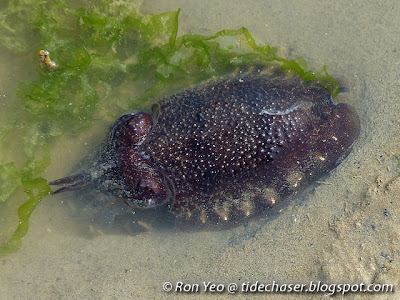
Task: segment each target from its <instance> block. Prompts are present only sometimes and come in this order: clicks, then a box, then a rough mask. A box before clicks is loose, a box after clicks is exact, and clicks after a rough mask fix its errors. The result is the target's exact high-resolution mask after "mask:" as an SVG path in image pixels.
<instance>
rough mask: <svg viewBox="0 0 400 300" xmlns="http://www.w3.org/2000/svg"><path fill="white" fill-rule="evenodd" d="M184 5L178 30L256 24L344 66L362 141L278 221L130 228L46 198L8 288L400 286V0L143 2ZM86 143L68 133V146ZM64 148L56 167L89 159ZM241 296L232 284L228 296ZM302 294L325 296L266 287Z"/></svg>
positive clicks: (288, 46) (257, 29)
mask: <svg viewBox="0 0 400 300" xmlns="http://www.w3.org/2000/svg"><path fill="white" fill-rule="evenodd" d="M177 8H181V9H182V11H181V14H180V31H179V34H183V33H201V34H213V33H215V32H216V31H218V30H220V29H228V28H231V29H237V28H239V27H241V26H245V27H246V28H247V29H248V30H249V31H250V32H251V33H252V34H253V36H255V37H257V38H258V40H259V42H265V43H269V44H270V45H274V46H277V47H279V48H281V49H283V50H284V51H286V52H287V55H288V56H289V57H297V56H302V57H304V58H305V59H306V60H307V62H308V63H309V66H310V69H313V70H318V69H320V68H321V66H322V65H324V64H325V65H327V66H328V71H329V73H330V74H331V75H332V76H334V77H338V78H339V79H344V80H345V81H346V83H347V85H348V88H349V90H350V93H347V94H346V97H341V98H340V101H344V102H347V103H349V104H351V105H352V106H354V107H355V108H356V110H357V112H358V114H359V116H360V119H361V126H362V128H361V135H360V138H359V140H358V141H357V142H356V143H355V145H354V148H353V151H352V153H351V154H350V155H349V156H348V157H347V158H346V159H345V160H344V161H343V162H342V163H341V164H340V165H339V166H338V167H337V168H336V169H335V170H333V171H332V172H331V173H330V175H329V176H328V177H327V178H324V179H323V180H321V181H320V182H319V184H318V185H317V186H316V187H315V188H313V189H312V191H310V192H309V193H308V194H307V196H306V197H305V198H306V199H304V200H303V201H301V203H297V204H295V205H292V206H290V207H288V208H287V209H285V210H284V211H283V212H282V213H281V214H280V215H279V216H277V217H275V218H273V219H271V220H255V221H253V222H251V223H250V224H247V225H243V226H239V227H237V228H233V229H230V230H225V231H199V232H182V231H179V230H147V229H150V228H147V229H146V228H145V229H146V230H143V232H142V233H140V234H138V235H126V234H104V233H103V232H102V231H100V230H96V229H95V228H94V229H93V228H90V229H91V230H89V229H86V230H83V229H82V228H83V227H84V226H83V225H82V224H77V223H76V221H75V220H74V219H71V218H69V217H68V215H67V214H66V213H65V210H66V208H67V206H68V195H65V196H61V195H60V197H59V198H57V199H55V198H50V197H48V198H46V199H44V200H43V201H42V202H41V204H40V207H38V208H37V209H36V211H35V212H34V214H33V215H32V218H31V227H30V231H29V233H28V235H27V236H26V238H25V239H24V241H23V247H22V249H21V250H20V251H18V252H17V253H15V254H12V255H9V256H6V257H3V258H0V270H1V272H0V298H1V299H95V298H96V299H133V298H134V299H146V298H149V299H150V298H151V299H161V298H178V299H179V298H181V299H188V298H198V299H202V298H205V297H207V296H214V298H215V293H214V294H211V293H204V288H203V282H209V281H210V282H212V283H216V284H218V283H222V284H224V287H225V288H227V285H228V283H231V282H234V283H237V284H239V286H241V285H242V284H243V283H246V282H250V283H254V282H256V281H259V282H260V283H265V284H267V283H271V282H272V281H276V282H278V283H305V284H308V283H309V282H310V281H313V282H318V281H321V282H323V283H328V284H332V283H336V284H339V283H361V282H364V283H366V284H368V283H388V284H393V285H394V286H395V287H396V288H397V287H398V286H399V281H400V272H399V271H400V268H399V263H400V261H399V255H400V240H399V234H400V216H399V215H400V203H399V200H400V196H399V195H400V166H399V157H400V119H399V112H400V100H399V99H400V87H399V79H400V75H399V63H400V59H399V53H400V34H399V30H400V29H399V28H400V14H399V11H400V2H395V1H380V2H379V3H376V2H372V1H370V2H367V1H362V0H359V1H344V0H341V1H325V0H320V1H256V0H249V1H237V0H222V1H210V0H203V1H181V0H180V1H179V0H175V1H173V0H171V1H165V0H164V1H159V0H158V1H157V0H149V1H144V2H143V4H142V6H141V11H142V12H143V13H160V12H164V11H171V10H176V9H177ZM5 76H8V73H6V75H5ZM83 139H84V138H82V137H81V138H80V141H83ZM76 143H77V142H76V141H68V140H66V141H65V144H64V145H62V146H60V150H61V148H63V149H68V148H71V149H72V148H73V147H74V145H75V144H76ZM78 143H79V141H78ZM81 143H82V144H83V142H81ZM82 149H83V150H82V151H85V149H84V147H82ZM54 153H57V154H54V155H56V156H57V157H56V159H57V158H58V159H59V161H60V165H58V166H57V165H55V166H52V167H51V168H50V169H49V171H48V173H47V174H46V176H45V177H46V178H55V177H57V176H60V169H65V170H68V168H69V167H70V165H72V164H73V163H74V162H77V161H78V160H79V157H78V154H79V153H78V154H77V153H74V151H66V150H64V152H60V153H59V152H57V151H54ZM61 157H62V159H61ZM53 161H56V160H54V157H53ZM66 162H67V163H66ZM61 175H65V174H64V173H63V174H61ZM165 282H171V283H172V285H173V289H175V287H176V283H177V282H183V283H188V284H196V283H197V284H199V285H200V291H199V292H198V293H175V292H170V293H166V292H164V291H163V284H164V283H165ZM190 287H193V286H190ZM257 294H258V293H257ZM229 296H230V295H229V294H228V293H227V292H226V291H225V292H224V293H221V294H219V295H218V296H217V298H225V297H229ZM252 296H256V294H245V293H240V292H238V293H237V295H236V298H237V299H242V298H243V299H249V298H250V297H252ZM264 296H266V295H264ZM294 298H296V299H297V298H300V299H326V296H324V295H323V294H306V293H303V294H295V293H292V294H285V293H278V294H268V299H294ZM341 298H342V296H341V295H339V296H337V297H336V298H335V299H341ZM372 298H374V299H397V298H399V299H400V294H398V293H397V292H394V293H375V294H372V293H349V294H347V295H346V299H372Z"/></svg>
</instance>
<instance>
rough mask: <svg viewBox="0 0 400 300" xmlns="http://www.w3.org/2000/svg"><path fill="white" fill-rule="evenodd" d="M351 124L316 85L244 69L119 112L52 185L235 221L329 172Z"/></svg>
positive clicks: (201, 218) (353, 133)
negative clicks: (83, 165) (93, 155)
mask: <svg viewBox="0 0 400 300" xmlns="http://www.w3.org/2000/svg"><path fill="white" fill-rule="evenodd" d="M359 130H360V128H359V119H358V117H357V114H356V113H355V112H354V110H353V109H352V108H351V107H350V106H348V105H346V104H338V105H335V104H334V103H333V102H332V100H331V96H330V94H329V93H328V92H327V91H326V90H325V89H323V88H322V87H321V86H319V85H318V84H317V83H305V82H303V81H302V80H300V79H299V78H298V77H297V76H296V75H294V74H290V73H289V74H286V73H282V72H281V71H279V70H277V69H276V68H269V69H266V68H265V69H262V70H261V69H257V68H255V69H254V68H253V69H251V68H250V69H248V70H246V71H239V72H237V73H236V74H233V75H231V76H226V77H222V78H217V79H214V80H211V81H209V82H207V83H204V84H201V85H199V86H197V87H194V88H192V89H188V90H186V91H184V92H182V93H178V94H176V95H173V96H170V97H166V98H164V99H162V100H161V101H160V102H158V103H157V104H156V105H155V106H154V109H153V113H149V112H133V113H130V114H127V115H125V116H122V117H121V118H120V119H119V120H117V121H116V123H115V124H114V125H113V127H112V129H111V132H110V136H109V139H108V142H107V146H105V147H104V148H103V149H101V151H100V154H99V156H100V158H99V161H98V162H95V164H94V166H93V168H92V169H91V170H89V171H87V172H84V173H82V174H79V175H74V176H71V177H67V178H64V179H61V180H58V181H55V182H53V184H67V183H68V184H72V185H70V186H67V187H64V188H62V189H60V190H59V191H64V190H69V189H74V188H80V187H82V186H84V185H89V184H93V185H94V186H95V187H96V188H97V189H100V190H103V191H105V192H111V193H112V194H114V195H115V196H117V197H120V198H123V199H124V200H125V201H126V203H128V204H129V205H131V206H133V207H142V208H143V207H144V208H155V207H157V206H160V205H170V210H171V212H172V213H174V214H176V215H177V216H179V217H181V218H183V219H185V220H191V221H193V222H195V223H199V224H211V223H212V224H225V223H229V224H235V223H237V222H241V221H243V220H246V219H248V218H250V217H252V216H256V215H260V214H263V213H267V212H268V211H273V209H271V208H273V207H274V206H276V205H279V204H280V203H283V202H285V200H286V199H288V198H289V197H290V196H291V195H293V194H296V193H298V192H299V191H300V190H302V189H303V188H304V187H306V186H307V185H309V184H310V183H311V182H312V181H313V180H315V179H317V178H319V177H320V176H322V175H324V174H326V173H328V172H329V171H330V170H332V169H333V168H334V167H335V166H336V165H337V164H338V163H339V162H340V161H341V160H342V159H343V158H344V157H345V156H346V155H347V154H348V153H349V149H350V148H351V145H352V144H353V142H354V140H355V139H356V138H357V137H358V135H359Z"/></svg>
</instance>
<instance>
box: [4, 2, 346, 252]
mask: <svg viewBox="0 0 400 300" xmlns="http://www.w3.org/2000/svg"><path fill="white" fill-rule="evenodd" d="M78 6H79V5H75V6H74V7H78ZM74 7H72V6H69V5H67V4H66V2H64V1H62V0H58V1H44V0H37V1H35V0H33V1H29V0H10V1H8V2H7V3H6V4H2V7H1V9H2V13H1V14H0V36H1V37H2V45H3V48H5V49H4V51H8V53H9V54H10V55H11V54H12V55H20V56H22V57H23V56H26V57H33V56H35V55H36V53H37V52H38V50H40V49H45V50H47V51H49V52H50V54H51V55H50V56H51V58H52V59H53V60H54V61H56V62H57V65H58V68H57V69H55V70H51V69H49V68H46V67H45V66H43V64H41V63H40V62H39V61H37V62H36V63H35V62H34V60H30V61H29V63H30V64H31V66H30V67H31V68H32V70H36V71H35V72H36V73H35V74H36V75H35V76H36V78H34V79H33V80H29V81H28V80H27V81H21V82H20V83H19V84H18V87H17V90H16V96H17V97H18V98H19V99H20V106H19V107H18V108H17V109H14V110H10V111H8V112H7V116H8V117H7V118H6V119H5V120H2V121H1V124H0V149H1V151H2V152H4V153H6V152H7V151H8V152H12V154H11V155H9V157H7V158H6V160H7V161H3V160H5V159H3V160H2V161H0V163H1V164H0V205H4V203H7V202H8V201H14V197H13V196H14V194H15V193H16V192H17V191H18V190H23V191H24V192H25V194H26V201H25V202H24V203H23V204H22V205H21V206H20V207H19V208H18V225H17V228H16V230H15V232H14V234H13V235H12V236H11V238H10V239H9V240H8V241H7V242H6V243H5V244H4V245H3V246H2V247H0V254H6V253H11V252H14V251H16V250H18V249H19V248H20V246H21V243H22V238H23V237H24V236H25V234H26V233H27V231H28V227H29V217H30V215H31V213H32V212H33V210H34V209H35V207H36V206H37V204H38V203H39V202H40V201H41V200H42V199H43V198H44V197H45V196H47V195H48V194H50V193H51V189H50V188H49V186H48V184H47V181H46V180H45V179H44V178H42V177H41V174H42V173H43V172H44V171H45V170H46V168H47V167H48V166H49V165H50V163H51V162H50V152H51V146H52V145H53V144H54V143H55V142H56V141H57V139H58V138H60V137H61V135H74V134H75V135H76V134H79V133H80V132H82V130H84V129H87V128H90V127H91V126H92V124H93V122H94V121H95V120H96V119H100V118H107V119H108V120H109V121H110V122H111V121H112V120H113V119H114V118H116V117H117V116H118V115H119V114H121V113H122V112H124V111H126V110H128V109H130V110H131V109H135V108H137V107H140V106H145V105H147V104H148V100H149V99H150V98H152V97H156V96H159V95H160V94H162V93H165V91H168V90H171V89H172V88H176V87H179V86H183V85H184V84H187V83H188V82H189V83H193V82H198V81H200V80H204V79H207V78H210V77H212V76H214V75H218V74H222V73H224V72H226V71H229V70H232V69H233V68H235V67H237V66H238V65H242V64H254V63H260V62H275V63H279V64H281V66H282V69H283V70H292V71H294V72H296V73H298V74H299V76H300V77H301V78H303V79H304V80H306V81H311V80H316V81H318V82H320V84H321V85H322V86H324V87H325V88H326V89H327V90H328V91H330V92H331V94H332V95H333V96H336V95H337V94H338V93H339V91H340V89H339V86H338V84H337V82H336V81H335V80H334V79H333V78H332V77H331V76H329V75H328V74H327V72H326V67H325V66H324V67H323V69H322V70H321V71H320V72H318V73H313V72H310V71H308V70H307V64H306V62H305V60H304V59H302V58H297V59H296V60H288V59H285V58H282V57H278V55H277V49H276V48H274V47H271V46H269V45H259V44H258V43H256V41H255V39H254V38H253V36H252V35H251V34H250V33H249V31H248V30H247V29H246V28H244V27H242V28H239V29H238V30H221V31H219V32H217V33H216V34H214V35H211V36H204V35H199V34H185V35H181V36H178V35H177V33H178V16H179V10H177V11H173V12H166V13H162V14H156V15H152V14H148V15H142V14H140V13H138V12H137V10H136V8H135V5H134V4H132V3H131V2H130V1H126V2H124V1H112V0H101V1H96V5H95V6H94V5H92V4H90V3H89V4H87V3H85V4H82V5H81V7H79V8H74ZM134 82H136V83H138V86H139V88H137V89H136V92H137V93H138V94H135V95H131V94H130V93H129V92H127V88H126V86H130V85H131V84H133V83H134ZM10 141H12V142H10ZM16 144H17V145H19V146H21V147H19V148H18V149H21V150H20V151H19V152H18V151H17V152H15V153H14V152H13V151H12V150H10V148H11V147H13V146H14V145H16ZM15 148H16V147H15ZM16 149H17V148H16ZM6 150H7V151H6ZM0 208H1V207H0Z"/></svg>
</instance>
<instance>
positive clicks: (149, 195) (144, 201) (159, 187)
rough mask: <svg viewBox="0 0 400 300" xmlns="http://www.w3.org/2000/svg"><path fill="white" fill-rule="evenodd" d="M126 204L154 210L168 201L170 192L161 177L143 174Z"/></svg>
mask: <svg viewBox="0 0 400 300" xmlns="http://www.w3.org/2000/svg"><path fill="white" fill-rule="evenodd" d="M142 175H143V177H141V178H140V179H139V180H138V182H137V185H136V187H135V189H134V191H133V195H132V197H130V198H128V199H126V200H125V201H126V203H127V204H128V205H130V206H133V207H139V208H154V207H157V206H160V205H163V204H164V203H165V202H166V201H167V200H168V191H167V189H166V187H165V184H164V183H163V181H162V178H161V177H158V176H157V175H156V174H142Z"/></svg>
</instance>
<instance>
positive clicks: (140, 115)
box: [113, 112, 153, 147]
mask: <svg viewBox="0 0 400 300" xmlns="http://www.w3.org/2000/svg"><path fill="white" fill-rule="evenodd" d="M152 128H153V117H152V115H151V114H149V113H146V112H137V113H135V114H128V115H125V116H122V117H121V118H119V120H118V121H117V122H116V123H115V124H114V126H113V132H114V135H115V137H116V140H117V141H118V146H124V147H135V146H139V145H141V144H142V143H143V141H144V140H145V139H146V138H147V136H148V135H149V134H150V132H151V129H152Z"/></svg>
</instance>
